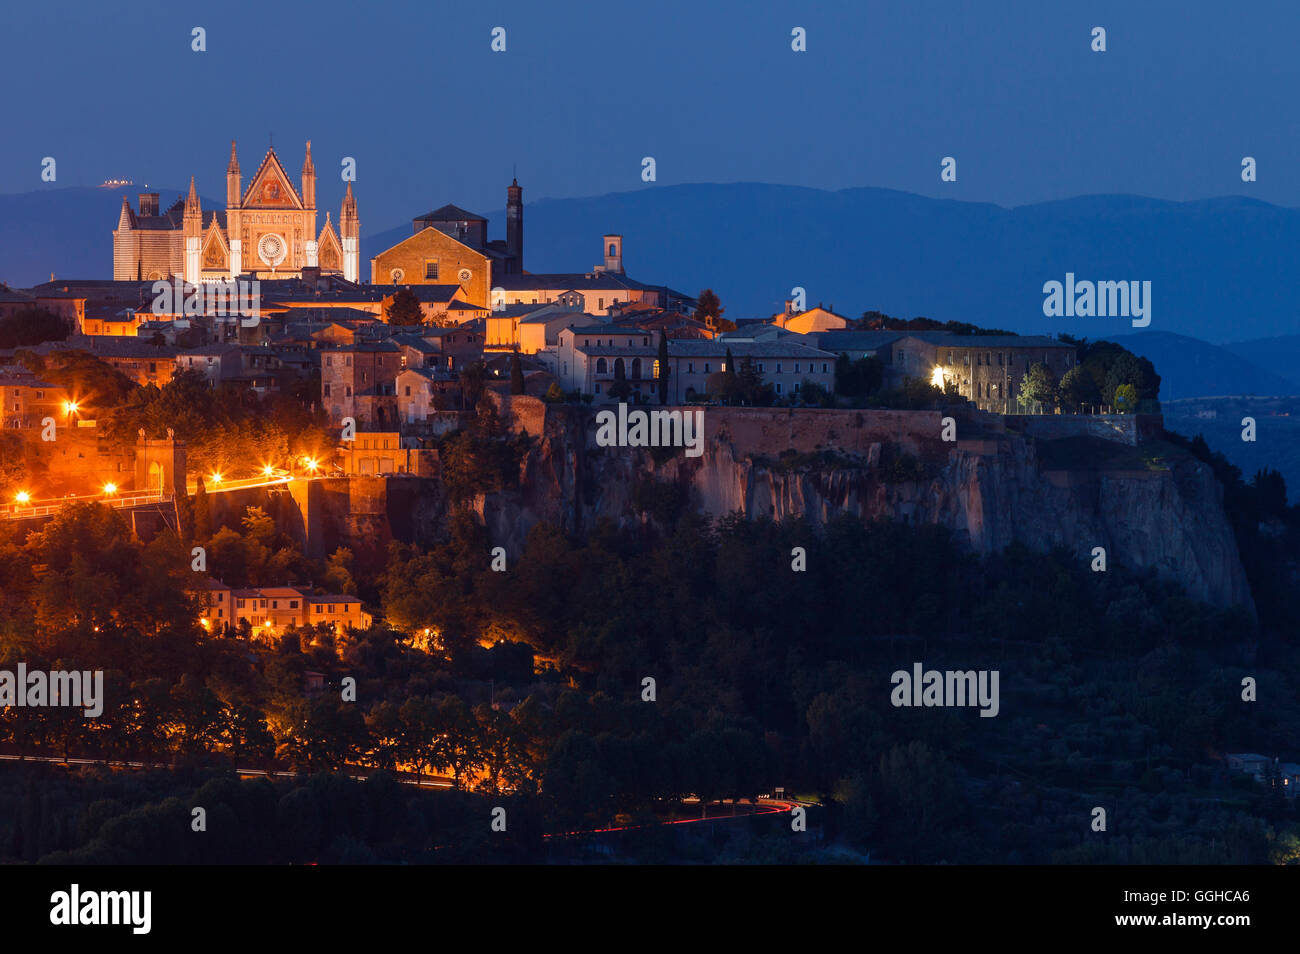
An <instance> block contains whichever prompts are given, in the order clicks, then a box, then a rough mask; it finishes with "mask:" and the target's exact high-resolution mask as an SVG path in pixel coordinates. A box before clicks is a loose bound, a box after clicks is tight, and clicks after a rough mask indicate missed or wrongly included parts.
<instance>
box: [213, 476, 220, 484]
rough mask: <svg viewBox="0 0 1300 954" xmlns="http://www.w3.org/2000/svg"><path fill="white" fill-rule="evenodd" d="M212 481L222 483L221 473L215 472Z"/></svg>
mask: <svg viewBox="0 0 1300 954" xmlns="http://www.w3.org/2000/svg"><path fill="white" fill-rule="evenodd" d="M212 482H213V483H214V484H219V483H221V475H220V474H213V475H212Z"/></svg>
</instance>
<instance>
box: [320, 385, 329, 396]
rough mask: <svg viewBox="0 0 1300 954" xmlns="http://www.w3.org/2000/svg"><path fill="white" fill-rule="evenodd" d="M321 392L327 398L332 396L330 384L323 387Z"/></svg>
mask: <svg viewBox="0 0 1300 954" xmlns="http://www.w3.org/2000/svg"><path fill="white" fill-rule="evenodd" d="M321 390H322V392H323V393H324V395H325V397H329V396H330V386H329V385H328V384H323V385H321Z"/></svg>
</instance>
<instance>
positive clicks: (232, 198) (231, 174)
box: [226, 139, 240, 209]
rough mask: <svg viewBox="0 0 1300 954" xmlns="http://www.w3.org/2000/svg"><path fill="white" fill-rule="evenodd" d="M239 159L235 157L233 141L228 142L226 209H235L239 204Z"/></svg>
mask: <svg viewBox="0 0 1300 954" xmlns="http://www.w3.org/2000/svg"><path fill="white" fill-rule="evenodd" d="M239 185H240V176H239V157H238V156H237V155H235V140H233V139H232V140H230V164H229V165H227V166H226V208H227V209H237V208H239V202H240V192H239Z"/></svg>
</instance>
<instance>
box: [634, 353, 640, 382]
mask: <svg viewBox="0 0 1300 954" xmlns="http://www.w3.org/2000/svg"><path fill="white" fill-rule="evenodd" d="M640 377H641V359H640V358H633V359H632V379H633V380H634V381H635V380H637V379H638V378H640Z"/></svg>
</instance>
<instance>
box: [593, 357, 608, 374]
mask: <svg viewBox="0 0 1300 954" xmlns="http://www.w3.org/2000/svg"><path fill="white" fill-rule="evenodd" d="M608 370H609V368H608V367H607V366H606V364H605V359H604V358H597V359H596V373H597V374H605V373H606V372H607V371H608Z"/></svg>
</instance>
